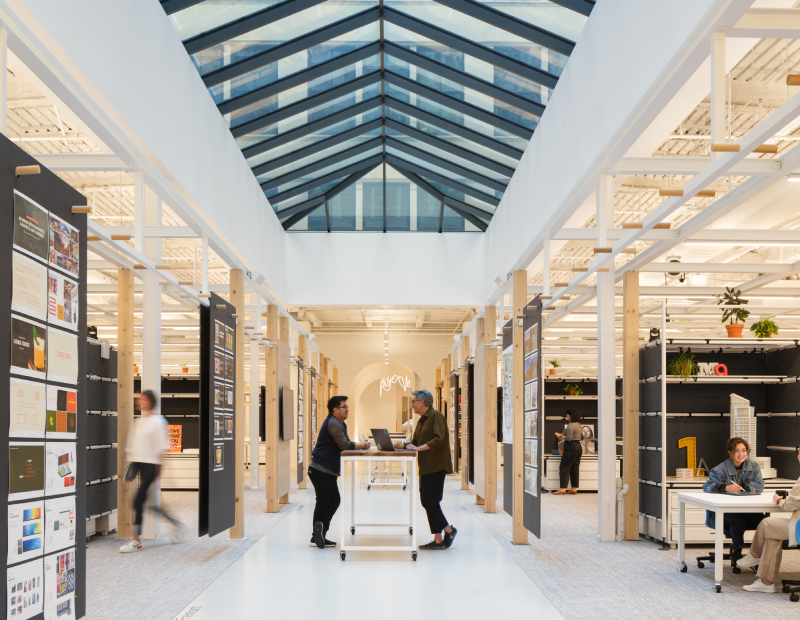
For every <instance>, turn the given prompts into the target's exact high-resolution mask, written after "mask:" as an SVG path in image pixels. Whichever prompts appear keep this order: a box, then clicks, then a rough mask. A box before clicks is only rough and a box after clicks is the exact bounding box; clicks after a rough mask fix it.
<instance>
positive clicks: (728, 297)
mask: <svg viewBox="0 0 800 620" xmlns="http://www.w3.org/2000/svg"><path fill="white" fill-rule="evenodd" d="M741 294H742V291H737V290H734V289H733V288H731V287H727V286H726V287H725V294H724V295H723V296H722V299H720V300H719V301H718V302H717V305H718V306H731V307H728V308H723V309H722V322H723V323H725V321H727V320H728V319H730V323H728V324H727V325H725V329H726V330H727V332H728V338H741V337H742V329H744V322H745V321H746V320H747V317H749V316H750V312H749V311H748V310H745V309H744V308H743V307H742V306H744V305H745V304H748V303H750V302H749V301H748V300H747V299H741V298H740V295H741Z"/></svg>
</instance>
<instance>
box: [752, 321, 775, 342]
mask: <svg viewBox="0 0 800 620" xmlns="http://www.w3.org/2000/svg"><path fill="white" fill-rule="evenodd" d="M750 331H751V332H753V334H755V337H756V338H772V336H777V335H778V325H777V324H776V323H775V321H773V320H772V319H761V320H760V321H759V322H758V323H753V324H752V325H751V326H750Z"/></svg>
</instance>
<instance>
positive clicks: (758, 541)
mask: <svg viewBox="0 0 800 620" xmlns="http://www.w3.org/2000/svg"><path fill="white" fill-rule="evenodd" d="M795 450H796V452H797V460H798V461H800V446H797V448H795ZM772 501H773V502H775V504H777V505H778V506H779V507H780V508H782V509H783V510H784V511H786V512H791V513H793V514H792V516H791V517H790V518H788V519H786V518H785V517H767V518H766V519H764V520H763V521H762V522H761V523H759V524H758V529H757V530H756V533H755V536H753V544H752V545H751V546H750V553H749V554H747V557H746V558H745V559H744V560H742V561H741V562H739V566H743V567H744V568H755V567H756V566H758V579H756V580H755V582H754V583H752V584H750V585H747V586H742V588H743V589H745V590H747V591H748V592H765V593H767V594H772V593H774V592H775V581H776V580H777V579H778V571H779V570H780V568H781V555H782V553H783V541H784V540H788V541H789V546H790V547H796V546H797V545H798V543H800V541H798V540H797V538H796V536H795V533H796V531H797V520H798V519H799V518H800V478H798V479H797V481H796V482H795V483H794V486H793V487H792V490H791V491H789V492H788V494H787V495H786V497H782V496H780V495H778V494H777V493H775V494H774V495H773V496H772Z"/></svg>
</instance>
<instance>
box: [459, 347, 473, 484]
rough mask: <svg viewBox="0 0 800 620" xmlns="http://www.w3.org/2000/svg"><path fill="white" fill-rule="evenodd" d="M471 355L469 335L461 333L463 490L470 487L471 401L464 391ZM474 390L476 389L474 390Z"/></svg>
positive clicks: (460, 383)
mask: <svg viewBox="0 0 800 620" xmlns="http://www.w3.org/2000/svg"><path fill="white" fill-rule="evenodd" d="M468 357H469V336H467V335H464V334H462V335H461V356H460V358H461V381H459V382H458V384H459V387H460V388H461V394H462V397H461V402H462V404H463V403H465V402H466V404H467V406H466V407H462V409H461V433H460V435H461V458H460V461H461V463H462V467H461V490H462V491H466V490H468V489H469V456H468V454H467V441H468V439H467V434H468V433H469V423H468V422H467V412H468V411H469V402H468V400H467V399H468V398H469V397H468V395H467V392H465V391H464V382H465V381H467V372H468V371H467V358H468ZM473 391H474V390H473Z"/></svg>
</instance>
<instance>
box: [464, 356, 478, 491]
mask: <svg viewBox="0 0 800 620" xmlns="http://www.w3.org/2000/svg"><path fill="white" fill-rule="evenodd" d="M474 382H475V364H474V363H473V362H468V363H467V385H465V386H464V389H463V390H462V392H466V393H467V394H466V399H467V403H466V406H465V407H464V412H465V413H466V416H467V420H466V425H467V426H466V428H467V432H466V438H465V439H466V442H467V450H466V453H467V463H468V465H469V481H470V483H471V484H475V437H474V430H475V402H474V401H475V398H474V397H475V383H474Z"/></svg>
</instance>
